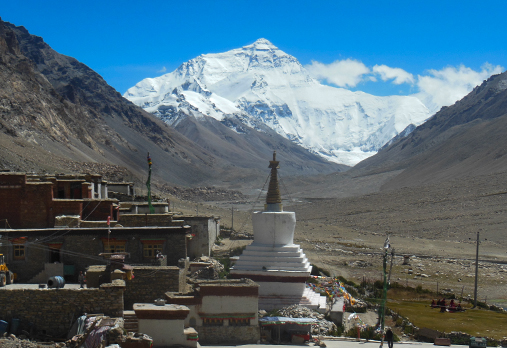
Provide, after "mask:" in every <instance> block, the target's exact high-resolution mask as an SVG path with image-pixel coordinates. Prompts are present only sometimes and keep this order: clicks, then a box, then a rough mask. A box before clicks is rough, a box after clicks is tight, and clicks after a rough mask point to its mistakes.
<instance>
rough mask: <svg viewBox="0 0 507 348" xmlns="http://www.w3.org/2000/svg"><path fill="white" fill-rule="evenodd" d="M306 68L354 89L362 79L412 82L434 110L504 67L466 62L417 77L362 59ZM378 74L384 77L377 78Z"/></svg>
mask: <svg viewBox="0 0 507 348" xmlns="http://www.w3.org/2000/svg"><path fill="white" fill-rule="evenodd" d="M305 68H306V69H307V70H308V72H309V73H310V74H311V75H312V76H313V77H315V78H316V79H318V80H325V81H327V82H328V83H330V84H334V85H336V86H338V87H345V88H347V87H348V88H353V87H356V86H357V85H358V84H359V83H360V82H362V81H365V82H370V83H376V82H381V81H380V80H382V81H383V82H386V81H390V83H393V84H395V85H401V84H404V83H407V84H410V85H412V86H413V87H414V88H415V89H416V93H415V94H413V95H412V96H414V97H417V98H419V99H420V100H421V102H423V104H424V105H426V107H427V108H428V109H429V110H430V111H431V112H433V113H434V112H437V111H438V110H440V108H441V107H442V106H449V105H452V104H454V103H455V102H456V101H458V100H460V99H461V98H463V97H464V96H466V95H467V94H468V93H470V92H471V91H472V89H474V87H475V86H477V85H479V84H481V83H482V82H483V81H484V80H485V79H487V78H489V77H490V76H491V75H493V74H499V73H501V72H502V71H503V70H504V68H503V67H502V66H500V65H496V66H494V65H492V64H489V63H485V64H484V65H483V66H482V67H481V69H480V70H478V71H475V70H473V69H471V68H468V67H466V66H464V65H460V66H457V67H454V66H448V67H446V68H443V69H441V70H436V69H430V70H427V71H425V72H424V74H421V75H417V77H414V75H412V74H411V73H409V72H407V71H405V70H403V69H401V68H391V67H389V66H387V65H379V64H377V65H375V66H374V67H373V68H371V69H370V68H369V67H367V66H366V65H364V64H363V63H362V62H361V61H358V60H355V59H350V58H349V59H345V60H337V61H334V62H333V63H331V64H323V63H320V62H317V61H312V63H311V64H309V65H307V66H305ZM377 76H378V77H379V78H380V79H377ZM401 94H403V93H401Z"/></svg>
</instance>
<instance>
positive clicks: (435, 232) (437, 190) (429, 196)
mask: <svg viewBox="0 0 507 348" xmlns="http://www.w3.org/2000/svg"><path fill="white" fill-rule="evenodd" d="M389 177H390V176H389V175H386V174H382V175H381V177H380V176H379V179H378V181H377V182H375V180H369V181H365V180H364V178H359V179H354V178H348V179H345V180H344V179H336V180H330V179H329V177H327V178H323V181H322V182H317V181H315V178H312V179H311V181H308V182H304V180H302V179H297V180H293V181H290V180H288V181H287V184H286V185H283V186H282V187H281V190H282V195H283V197H284V202H283V203H284V210H288V211H295V212H296V219H297V225H296V232H295V243H297V244H300V245H301V247H302V248H303V250H304V252H305V253H306V255H307V256H308V258H309V260H310V262H311V263H312V264H314V265H317V266H319V267H321V268H324V269H326V270H329V271H330V272H331V273H332V274H333V275H336V276H339V275H342V276H344V277H345V278H347V279H350V280H353V281H355V282H357V283H359V282H360V281H361V280H362V279H363V278H365V279H368V280H370V281H375V280H379V279H380V278H381V274H382V258H383V254H384V252H383V249H382V247H383V245H384V241H385V240H386V237H387V236H388V235H389V240H390V244H391V248H392V249H394V252H395V256H394V259H393V268H392V275H391V281H392V282H393V281H397V282H400V283H401V284H404V285H407V284H408V285H410V286H412V287H416V286H417V285H421V286H422V287H423V288H428V289H430V290H434V291H436V290H437V288H438V290H439V291H441V290H444V289H446V290H451V291H452V292H454V293H455V294H456V295H457V296H460V295H461V294H463V297H467V296H468V295H470V296H471V297H472V298H473V294H474V280H475V255H476V245H477V244H476V243H477V232H480V245H479V271H478V275H479V277H478V299H479V300H480V301H486V302H487V303H489V304H492V303H495V304H499V305H502V306H503V307H507V290H506V289H507V286H506V283H507V238H506V237H507V233H506V231H507V174H506V173H497V174H492V175H486V176H481V177H474V178H468V179H461V180H454V181H446V182H443V183H439V184H433V185H426V186H419V187H407V188H401V189H397V190H390V191H382V190H381V187H382V182H383V181H384V180H385V178H389ZM365 185H366V186H367V187H366V188H365ZM326 187H327V188H328V189H327V190H325V188H326ZM333 192H334V193H335V195H336V197H334V198H333V197H332V193H333ZM364 192H366V193H364ZM321 196H325V197H326V198H321ZM263 199H264V198H263V195H262V194H260V195H258V197H255V198H253V199H251V200H250V201H248V202H241V201H235V202H208V203H207V204H202V205H201V207H200V208H197V209H200V211H208V212H209V213H214V214H218V215H220V216H221V218H222V224H223V225H225V226H228V227H230V226H231V222H232V221H231V217H232V210H234V229H235V230H238V231H245V232H249V233H252V226H251V212H252V211H255V210H262V209H263V202H262V200H263ZM197 205H199V204H196V206H197ZM246 243H249V241H241V240H239V241H238V240H235V241H230V242H228V243H227V246H225V245H224V246H223V247H229V248H236V247H239V246H241V245H244V244H246ZM392 249H390V250H389V253H390V252H391V250H392ZM405 255H409V256H410V265H402V263H403V256H405ZM389 262H390V258H389ZM389 266H390V264H389V263H388V268H389ZM409 270H411V271H409Z"/></svg>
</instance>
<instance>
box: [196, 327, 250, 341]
mask: <svg viewBox="0 0 507 348" xmlns="http://www.w3.org/2000/svg"><path fill="white" fill-rule="evenodd" d="M195 329H196V330H197V332H198V333H199V343H201V344H205V345H240V344H255V343H257V341H258V340H259V339H260V329H259V326H220V327H217V326H198V327H196V328H195Z"/></svg>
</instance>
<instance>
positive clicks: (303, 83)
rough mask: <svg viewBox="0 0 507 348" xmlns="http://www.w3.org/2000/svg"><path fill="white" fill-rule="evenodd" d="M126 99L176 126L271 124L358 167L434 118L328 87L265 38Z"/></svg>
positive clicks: (401, 103)
mask: <svg viewBox="0 0 507 348" xmlns="http://www.w3.org/2000/svg"><path fill="white" fill-rule="evenodd" d="M124 96H125V97H126V98H127V99H129V100H131V101H132V102H134V103H135V104H136V105H138V106H141V107H143V108H144V109H145V110H146V111H148V112H151V113H152V114H154V115H156V116H158V117H159V118H161V119H163V120H164V121H165V122H168V123H169V124H171V123H173V122H174V118H175V116H176V115H177V116H178V117H179V118H181V117H182V114H181V113H179V111H183V113H184V114H186V115H190V114H194V113H195V112H196V111H199V112H200V113H202V114H204V115H208V116H210V117H214V118H215V119H217V120H224V119H226V118H228V117H231V115H234V116H235V117H238V116H239V115H241V116H240V117H241V118H242V119H243V120H244V123H245V124H247V125H248V126H251V127H253V128H255V127H257V125H258V123H259V122H262V123H264V124H265V125H267V126H269V127H270V128H271V129H273V130H275V131H276V132H277V133H278V134H280V135H282V136H284V137H285V138H287V139H289V140H291V141H293V142H294V143H296V144H298V145H301V146H303V147H305V148H307V149H309V150H310V151H312V152H314V153H317V154H319V155H321V156H322V157H323V158H326V159H327V160H331V161H334V162H336V163H345V164H347V165H350V164H355V163H357V162H358V161H359V160H360V159H364V158H366V157H368V156H371V155H372V154H374V153H375V152H376V151H377V150H378V149H380V148H381V147H382V146H383V145H384V144H385V143H387V142H388V141H389V140H390V139H392V138H393V137H394V136H395V135H397V134H398V133H399V132H401V131H403V130H404V129H406V127H407V126H408V125H409V124H411V123H413V124H416V125H417V124H420V123H422V122H423V121H424V120H425V119H426V118H428V117H429V116H430V114H429V111H428V110H427V108H426V107H425V106H424V105H423V104H422V103H421V102H420V101H419V100H418V99H417V98H415V97H405V96H389V97H376V96H372V95H369V94H367V93H363V92H352V91H349V90H346V89H342V88H335V87H331V86H326V85H322V84H320V83H319V82H317V81H316V80H315V79H313V78H312V77H311V76H310V74H309V73H308V72H307V71H306V69H305V68H304V67H303V66H302V65H301V64H300V63H299V62H298V61H297V59H296V58H295V57H293V56H291V55H289V54H287V53H285V52H283V51H281V50H279V49H278V48H277V47H276V46H275V45H273V44H272V43H271V42H269V41H268V40H266V39H259V40H257V41H255V42H254V43H253V44H251V45H247V46H243V47H241V48H237V49H233V50H230V51H227V52H224V53H213V54H203V55H200V56H198V57H196V58H193V59H191V60H189V61H188V62H185V63H183V64H181V65H180V66H179V67H178V68H177V69H176V70H174V71H173V72H171V73H168V74H164V75H162V76H160V77H157V78H149V79H144V80H142V81H140V82H139V83H137V84H136V85H135V86H134V87H132V88H130V89H128V90H127V92H126V93H125V94H124Z"/></svg>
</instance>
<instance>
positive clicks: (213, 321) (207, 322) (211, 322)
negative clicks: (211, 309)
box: [202, 318, 224, 326]
mask: <svg viewBox="0 0 507 348" xmlns="http://www.w3.org/2000/svg"><path fill="white" fill-rule="evenodd" d="M223 325H224V320H223V319H217V318H203V319H202V326H223Z"/></svg>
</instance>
